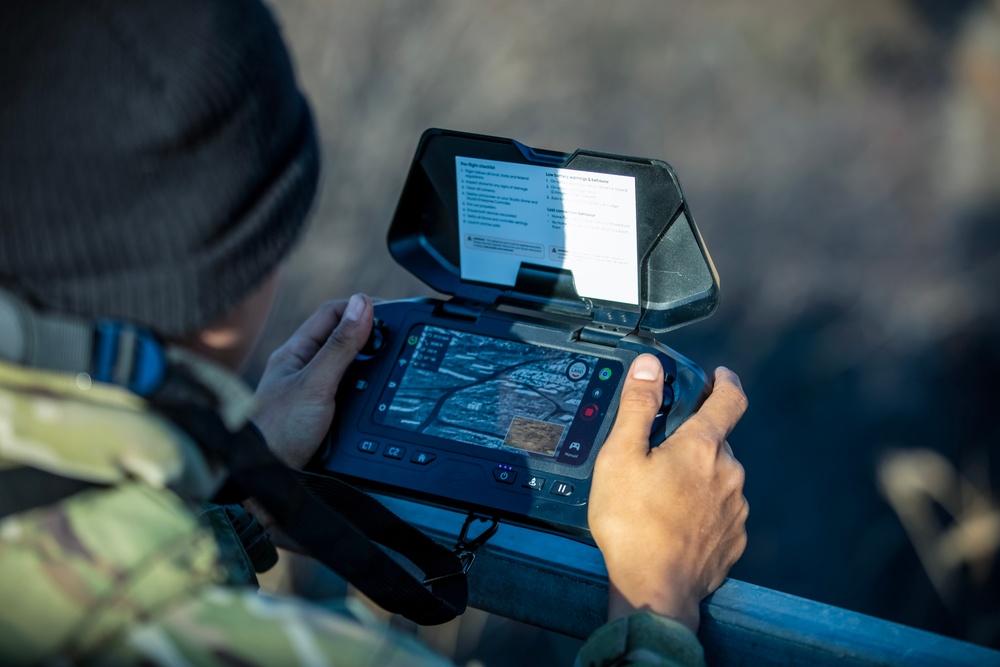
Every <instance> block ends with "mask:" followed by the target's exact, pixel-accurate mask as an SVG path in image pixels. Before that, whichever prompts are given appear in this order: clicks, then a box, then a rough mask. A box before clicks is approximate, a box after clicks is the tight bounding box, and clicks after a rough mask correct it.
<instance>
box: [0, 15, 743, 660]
mask: <svg viewBox="0 0 1000 667" xmlns="http://www.w3.org/2000/svg"><path fill="white" fill-rule="evenodd" d="M0 17H2V19H3V21H2V25H3V26H4V27H3V30H4V39H3V40H2V41H0V86H2V88H0V89H2V90H3V94H2V96H0V147H2V148H0V225H2V230H3V237H2V238H3V240H2V243H0V288H2V289H3V290H5V291H6V292H8V293H11V294H15V295H17V297H18V299H21V300H23V301H24V302H26V303H28V304H30V305H31V306H32V307H33V308H34V309H36V310H37V311H38V312H40V313H43V314H44V315H46V316H47V317H50V318H55V319H53V320H52V321H53V322H55V323H56V324H55V325H54V327H55V328H54V329H53V331H57V333H58V331H59V330H60V329H59V324H58V322H60V321H61V320H59V318H60V317H66V316H73V317H81V318H86V319H87V320H95V319H96V318H112V319H114V320H123V321H129V322H136V323H140V324H142V325H144V326H146V327H149V328H150V329H152V330H153V331H155V332H157V333H158V334H159V335H161V336H162V337H164V338H165V339H166V340H168V341H170V342H171V344H172V347H171V349H172V350H174V352H172V353H171V354H172V355H173V357H172V359H173V360H174V361H175V363H179V364H189V365H190V366H191V367H192V368H197V369H199V372H201V374H202V376H203V377H204V378H206V379H205V382H206V386H212V387H214V388H215V389H216V390H217V392H218V396H220V397H221V396H225V400H224V401H223V402H222V404H221V405H222V407H223V408H224V409H225V411H226V412H227V419H229V420H231V421H234V422H240V421H242V420H245V419H246V418H248V417H249V418H250V419H252V421H253V423H254V424H255V425H256V427H257V428H258V429H259V431H260V433H261V435H262V437H263V438H264V440H265V441H266V443H267V446H268V447H269V448H270V450H271V451H272V452H274V453H275V454H276V455H277V456H278V457H279V458H280V459H281V460H282V461H284V462H285V463H286V464H287V465H289V466H292V467H299V466H302V465H303V464H304V463H305V462H306V461H307V460H308V459H309V457H310V456H311V455H312V453H313V449H314V448H315V446H316V443H318V442H319V441H320V439H321V437H322V435H323V434H324V432H325V430H326V428H327V427H328V425H329V423H330V420H331V418H332V416H333V411H334V409H335V406H334V401H333V398H334V395H335V392H336V386H337V383H338V381H339V380H340V378H341V377H342V374H343V372H344V369H345V368H346V367H347V365H348V364H349V363H350V361H351V360H352V359H353V358H354V356H355V355H356V354H357V352H358V351H359V350H360V349H361V347H362V345H363V344H364V342H365V340H366V338H367V336H368V334H369V331H370V329H371V326H372V317H373V308H372V303H371V301H370V300H369V299H368V298H367V297H365V296H362V295H355V296H353V297H351V299H350V300H346V301H335V302H331V303H328V304H326V305H324V306H323V307H321V308H320V309H319V310H318V311H317V312H316V313H315V314H314V315H313V316H312V317H311V318H310V319H309V320H308V321H306V322H305V323H304V324H303V325H302V327H301V328H300V329H299V330H298V331H297V332H296V333H295V334H294V335H293V336H292V337H291V338H290V339H289V340H288V342H287V343H285V345H283V346H282V347H281V348H279V349H278V350H277V351H276V352H275V353H274V354H273V355H272V356H271V358H270V361H269V363H268V366H267V369H266V371H265V373H264V376H263V378H262V380H261V382H260V384H259V386H258V387H257V390H256V392H255V394H254V395H253V396H252V397H251V394H250V392H249V390H247V389H243V388H241V385H240V384H239V382H238V380H236V379H235V377H234V376H232V375H231V373H232V372H233V371H235V370H237V369H238V368H239V366H240V364H241V363H242V362H243V361H244V360H245V359H246V357H247V355H248V353H249V351H250V350H251V349H252V347H253V345H254V343H255V342H256V339H257V336H258V334H259V332H260V330H261V328H262V327H263V325H264V322H265V321H266V318H267V314H268V312H269V310H270V306H271V302H272V301H273V298H274V295H275V289H276V285H277V276H278V266H279V264H280V262H281V261H282V260H283V259H284V258H285V257H286V255H287V253H288V251H289V249H290V248H291V246H292V244H293V243H294V241H295V240H296V239H297V237H298V236H299V233H300V232H301V230H302V228H303V222H304V220H305V218H306V214H307V211H308V208H309V205H310V203H311V200H312V197H313V194H314V190H315V185H316V176H317V170H318V155H317V146H316V138H315V134H314V130H313V125H312V120H311V117H310V113H309V110H308V107H307V105H306V102H305V100H304V99H303V97H302V95H301V93H300V92H299V90H298V88H297V86H296V83H295V80H294V76H293V72H292V68H291V64H290V62H289V59H288V56H287V53H286V51H285V47H284V45H283V43H282V40H281V37H280V34H279V31H278V28H277V27H276V25H275V24H274V22H273V19H272V17H271V16H270V14H269V13H268V11H267V10H266V9H265V7H264V6H263V5H262V4H261V3H259V2H258V1H256V0H254V1H251V0H243V1H242V2H238V3H237V2H223V1H222V0H219V1H208V0H171V1H169V2H167V1H166V0H156V1H152V0H151V1H148V2H142V3H136V2H128V1H126V0H120V1H115V0H108V1H101V2H93V3H89V2H87V3H84V2H75V1H71V0H30V1H29V0H15V1H14V2H7V3H4V4H3V6H2V8H0ZM10 312H13V311H10ZM0 314H2V311H0ZM5 325H6V326H7V328H6V329H5V328H4V326H5ZM15 333H16V330H15V329H14V328H13V327H12V326H11V324H10V321H9V318H8V321H7V322H6V323H5V321H4V319H3V317H0V572H2V573H3V574H2V577H0V601H2V602H3V604H2V607H0V662H2V663H4V664H35V663H76V662H87V663H104V662H109V663H110V662H113V663H123V664H149V663H156V664H171V665H174V664H216V663H218V664H293V663H297V662H298V663H310V664H319V663H324V664H325V663H337V664H362V665H364V664H370V665H394V664H399V665H403V664H405V665H416V664H440V663H441V662H442V659H441V658H440V657H438V656H436V655H434V654H433V653H431V652H430V651H429V650H428V649H426V648H425V647H423V646H421V645H420V644H419V643H418V642H416V641H415V640H413V639H412V638H409V637H405V636H402V635H400V634H397V633H395V632H393V631H392V630H390V629H389V628H388V627H386V626H383V625H379V624H378V623H375V622H373V621H372V620H371V619H370V618H367V617H365V616H364V614H363V613H362V612H360V611H359V610H358V609H355V608H351V607H350V605H349V604H346V603H345V605H344V606H343V609H341V610H339V611H338V610H333V609H331V608H330V607H329V606H326V607H324V608H323V609H320V608H318V607H314V606H310V605H308V604H305V603H303V602H300V601H295V600H290V599H281V598H276V597H269V596H264V595H258V594H256V593H255V592H254V591H253V590H251V589H248V588H239V587H232V586H228V585H226V584H225V578H226V573H225V571H224V568H223V567H222V562H223V561H222V557H221V556H220V550H219V542H218V541H217V539H216V538H215V537H214V536H213V534H212V533H211V532H209V531H207V530H206V529H205V528H204V527H203V526H202V525H201V524H200V523H199V522H198V520H197V519H196V517H195V509H196V508H197V503H199V502H200V501H203V500H205V499H207V498H210V497H211V496H212V494H213V493H214V491H215V489H216V488H217V486H218V483H219V480H220V472H221V471H220V470H219V469H218V467H217V463H216V462H215V461H214V459H213V458H212V457H207V456H206V455H205V454H203V453H202V451H201V449H199V445H204V444H205V443H196V442H195V441H194V440H193V439H192V438H191V437H189V436H188V435H187V434H186V433H185V432H184V431H182V430H181V429H179V428H178V427H177V426H176V425H174V424H173V423H171V422H169V421H168V420H166V419H165V418H164V417H163V416H162V415H160V414H159V413H157V412H154V411H153V410H151V409H150V405H149V403H148V402H147V401H146V400H144V399H143V398H141V397H139V396H137V395H135V394H134V393H131V392H130V391H129V390H128V389H126V388H125V387H122V386H118V385H115V384H106V383H103V382H94V381H93V378H91V377H89V376H88V375H86V374H83V373H80V374H73V373H62V372H54V371H51V370H45V369H44V368H43V367H40V366H43V365H44V364H42V365H37V364H36V365H30V364H28V365H24V364H23V363H15V360H14V359H13V357H16V356H17V354H16V353H15V352H10V350H11V349H14V348H15V347H16V348H17V349H18V350H20V351H22V352H23V348H24V345H34V344H37V345H38V346H40V347H46V345H47V346H48V349H47V350H43V352H45V353H46V354H49V355H55V356H58V355H59V354H63V353H66V354H68V352H67V351H66V350H62V349H53V348H58V345H53V344H52V343H51V342H50V343H46V342H45V341H44V340H38V341H29V342H28V343H25V342H24V341H13V336H14V334H15ZM60 335H61V334H60ZM57 339H59V338H58V335H57ZM12 341H13V342H12ZM17 346H20V347H17ZM4 350H7V352H6V354H7V358H4ZM224 369H228V370H224ZM662 380H663V371H662V368H660V365H659V363H658V362H657V361H656V359H655V358H653V357H651V356H649V355H644V356H642V357H640V358H639V359H638V360H637V361H636V362H635V363H634V364H633V366H632V368H631V370H630V374H629V378H628V379H627V380H626V384H625V387H624V389H623V394H622V400H621V408H620V410H619V415H618V419H617V423H616V425H615V427H614V430H613V431H612V433H611V435H610V436H609V438H608V440H607V442H606V444H605V446H604V448H603V450H602V452H601V454H600V457H599V458H598V461H597V464H596V469H595V477H594V485H593V492H592V496H591V513H590V525H591V528H592V531H593V535H594V538H595V540H596V541H597V543H598V545H599V546H600V548H601V550H602V553H603V555H604V557H605V560H606V563H607V568H608V573H609V577H610V581H611V595H610V606H609V613H608V615H609V623H608V624H607V625H606V626H604V627H603V628H601V629H600V630H598V631H597V632H596V633H595V634H594V635H593V636H592V637H591V639H590V640H589V642H588V643H587V644H586V645H585V646H584V648H583V649H582V651H581V653H580V656H579V659H578V662H580V663H581V664H622V663H626V662H627V663H629V664H634V663H635V664H638V663H643V664H699V663H701V662H702V657H701V656H702V654H701V648H700V646H699V644H698V642H697V639H696V637H695V634H694V633H695V632H696V631H697V627H698V616H699V611H698V608H699V602H700V600H701V599H702V598H703V597H704V596H705V595H707V594H708V593H710V592H711V591H713V590H714V589H715V588H717V587H718V586H719V585H720V584H721V583H722V581H723V578H724V577H725V575H726V573H727V572H728V570H729V568H730V567H731V565H732V564H733V563H734V562H735V560H736V559H737V558H738V557H739V555H740V554H741V553H742V551H743V548H744V546H745V543H746V533H745V530H744V522H745V518H746V515H747V505H746V500H745V498H743V495H742V485H743V471H742V468H741V467H740V465H739V463H738V462H736V460H735V459H734V458H733V456H732V451H731V450H730V448H729V446H728V445H727V444H726V437H727V436H728V434H729V433H730V432H731V430H732V428H733V427H734V426H735V424H736V422H737V421H738V420H739V418H740V417H741V416H742V414H743V411H744V410H745V407H746V399H745V397H744V395H743V392H742V390H741V388H740V385H739V381H738V379H737V378H736V376H735V375H734V374H732V373H731V372H729V371H727V370H725V369H719V370H718V371H716V375H715V389H714V391H713V393H712V395H711V397H710V398H709V399H708V401H707V402H706V403H705V405H704V407H703V408H702V409H701V410H700V411H699V413H698V414H697V415H695V416H694V417H692V418H691V419H690V420H689V421H688V422H687V423H686V424H685V425H684V426H683V427H682V428H681V429H680V430H679V431H678V432H677V433H676V434H675V435H674V436H673V437H672V438H670V439H669V440H668V441H667V442H666V443H664V444H663V445H662V446H660V447H659V448H657V449H656V450H654V451H650V449H649V442H648V433H649V429H650V425H651V423H652V420H653V416H654V413H655V412H656V410H657V407H658V406H659V404H660V400H661V398H660V391H661V387H662ZM251 398H252V399H253V400H250V399H251ZM220 400H221V399H220Z"/></svg>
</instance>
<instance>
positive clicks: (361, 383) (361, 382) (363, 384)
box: [354, 380, 368, 391]
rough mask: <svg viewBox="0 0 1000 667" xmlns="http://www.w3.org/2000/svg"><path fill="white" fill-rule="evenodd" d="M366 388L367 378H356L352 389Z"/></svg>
mask: <svg viewBox="0 0 1000 667" xmlns="http://www.w3.org/2000/svg"><path fill="white" fill-rule="evenodd" d="M367 388H368V380H358V381H357V382H355V383H354V391H364V390H365V389H367Z"/></svg>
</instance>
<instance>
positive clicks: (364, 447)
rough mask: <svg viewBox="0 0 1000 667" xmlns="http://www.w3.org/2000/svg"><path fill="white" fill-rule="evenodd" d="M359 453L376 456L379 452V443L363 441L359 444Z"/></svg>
mask: <svg viewBox="0 0 1000 667" xmlns="http://www.w3.org/2000/svg"><path fill="white" fill-rule="evenodd" d="M358 451H359V452H364V453H365V454H374V453H375V452H377V451H378V442H377V441H375V440H362V441H361V442H359V443H358Z"/></svg>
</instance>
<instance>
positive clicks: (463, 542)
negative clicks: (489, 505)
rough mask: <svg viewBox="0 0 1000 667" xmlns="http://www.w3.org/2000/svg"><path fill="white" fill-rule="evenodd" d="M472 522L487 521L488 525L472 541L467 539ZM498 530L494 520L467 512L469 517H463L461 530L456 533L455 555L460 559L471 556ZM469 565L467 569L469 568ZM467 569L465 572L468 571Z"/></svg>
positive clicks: (497, 523) (498, 527) (497, 524)
mask: <svg viewBox="0 0 1000 667" xmlns="http://www.w3.org/2000/svg"><path fill="white" fill-rule="evenodd" d="M473 521H482V522H486V521H489V522H490V525H489V527H487V528H486V530H484V531H483V532H481V533H479V535H477V536H476V537H475V538H474V539H471V540H470V539H469V528H470V527H471V526H472V522H473ZM499 529H500V524H499V522H497V520H496V519H494V518H492V517H488V516H480V515H478V514H475V513H474V512H469V515H468V516H467V517H465V523H463V524H462V530H461V531H460V532H459V533H458V542H456V543H455V549H454V551H455V554H456V555H457V556H458V557H459V558H461V557H462V556H463V554H472V553H473V552H474V551H475V550H476V549H478V548H479V547H481V546H483V545H484V544H486V542H488V541H489V539H490V538H491V537H493V536H494V535H496V532H497V530H499ZM471 566H472V565H471V563H470V564H469V566H468V567H471ZM468 567H467V568H466V571H468Z"/></svg>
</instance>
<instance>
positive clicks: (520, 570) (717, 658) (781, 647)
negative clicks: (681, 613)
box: [379, 497, 1000, 667]
mask: <svg viewBox="0 0 1000 667" xmlns="http://www.w3.org/2000/svg"><path fill="white" fill-rule="evenodd" d="M379 499H380V500H382V501H383V502H385V504H386V505H388V506H389V508H390V509H392V510H393V511H395V512H396V513H398V514H400V515H401V516H403V517H404V518H406V519H407V520H409V521H410V522H412V523H414V524H415V525H417V526H418V527H420V528H421V529H422V530H424V531H426V532H427V533H429V534H430V535H432V536H433V537H435V538H436V539H438V540H440V541H441V542H444V543H454V542H455V539H456V537H457V536H458V533H459V530H460V528H461V526H462V523H463V520H464V518H465V517H464V515H462V514H459V513H457V512H452V511H448V510H444V509H439V508H435V507H429V506H426V505H419V504H415V503H410V502H406V501H402V500H398V499H393V498H387V497H380V498H379ZM607 587H608V584H607V571H606V570H605V568H604V560H603V558H602V557H601V554H600V552H599V551H598V550H597V549H596V548H594V547H592V546H589V545H586V544H582V543H579V542H575V541H572V540H567V539H563V538H559V537H556V536H553V535H548V534H545V533H541V532H538V531H533V530H528V529H525V528H519V527H517V526H511V525H506V524H505V525H501V526H500V530H499V531H498V532H497V534H496V535H495V536H493V538H492V539H490V541H489V542H487V543H486V544H485V545H484V546H483V547H481V548H480V549H479V551H477V554H476V561H475V564H474V565H473V567H472V569H471V570H470V572H469V589H470V599H469V604H470V605H471V606H473V607H476V608H479V609H483V610H485V611H488V612H491V613H494V614H499V615H501V616H505V617H507V618H512V619H515V620H518V621H522V622H525V623H530V624H531V625H534V626H537V627H542V628H545V629H548V630H553V631H555V632H560V633H562V634H565V635H569V636H572V637H578V638H581V639H584V638H586V637H587V636H588V635H590V633H591V632H593V631H594V630H595V629H597V628H598V627H599V626H600V625H602V624H603V623H604V622H605V618H606V616H605V614H606V610H607V602H608V588H607ZM701 612H702V620H701V629H700V632H699V638H700V639H701V642H702V645H703V646H704V647H705V655H706V658H707V659H708V662H709V664H716V665H729V664H732V665H742V664H747V665H865V666H867V665H918V666H919V665H927V666H928V667H929V666H931V665H934V666H935V667H937V666H939V665H970V666H971V665H975V666H976V667H984V666H992V665H996V666H998V667H1000V652H997V651H993V650H990V649H987V648H984V647H981V646H977V645H974V644H969V643H967V642H962V641H959V640H956V639H951V638H948V637H943V636H940V635H936V634H933V633H930V632H926V631H923V630H917V629H915V628H911V627H908V626H905V625H900V624H898V623H892V622H889V621H884V620H881V619H878V618H874V617H871V616H866V615H864V614H858V613H855V612H852V611H848V610H846V609H841V608H838V607H832V606H830V605H826V604H822V603H819V602H814V601H811V600H806V599H804V598H800V597H796V596H794V595H787V594H785V593H780V592H778V591H773V590H770V589H767V588H762V587H760V586H755V585H753V584H748V583H744V582H742V581H736V580H733V579H729V580H727V581H726V582H725V583H724V584H723V585H722V587H721V588H720V589H719V590H718V591H716V592H715V594H713V595H712V596H711V597H709V598H708V599H707V600H705V602H703V603H702V607H701Z"/></svg>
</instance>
